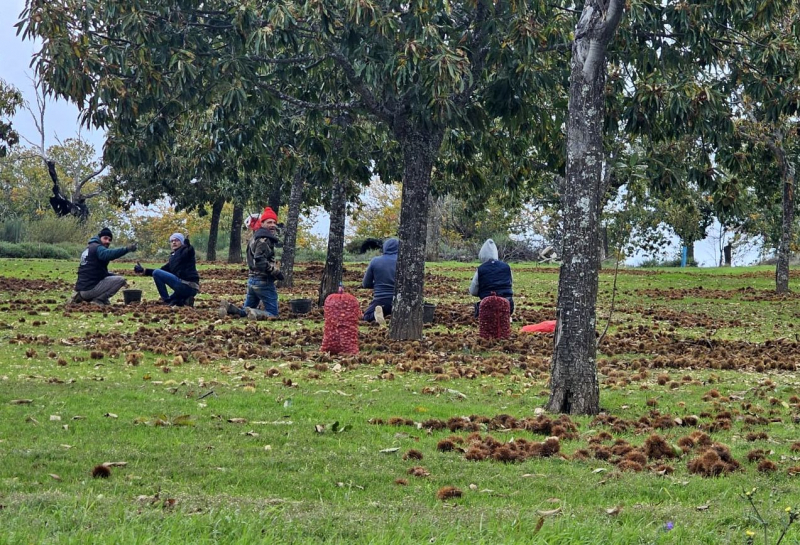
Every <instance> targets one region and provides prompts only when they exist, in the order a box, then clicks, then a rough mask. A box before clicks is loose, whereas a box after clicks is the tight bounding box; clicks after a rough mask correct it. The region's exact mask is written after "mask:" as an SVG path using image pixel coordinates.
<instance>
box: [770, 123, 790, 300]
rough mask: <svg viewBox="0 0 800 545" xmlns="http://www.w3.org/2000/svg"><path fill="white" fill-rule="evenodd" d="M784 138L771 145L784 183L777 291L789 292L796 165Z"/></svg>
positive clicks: (776, 266) (776, 272) (776, 280)
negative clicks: (787, 149)
mask: <svg viewBox="0 0 800 545" xmlns="http://www.w3.org/2000/svg"><path fill="white" fill-rule="evenodd" d="M782 140H783V139H782V138H780V139H778V138H776V141H774V143H773V144H771V147H772V148H773V152H774V153H775V155H776V156H777V159H778V164H779V165H780V171H781V182H782V185H783V198H782V216H781V241H780V244H779V245H778V263H777V264H776V265H775V291H776V292H777V293H789V259H790V258H791V256H792V239H793V237H794V230H793V225H794V182H795V177H796V171H795V167H794V165H793V164H792V162H791V161H790V160H788V159H787V157H786V151H785V150H784V149H783V146H782V144H783V143H782Z"/></svg>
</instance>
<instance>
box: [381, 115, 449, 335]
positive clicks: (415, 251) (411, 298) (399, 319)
mask: <svg viewBox="0 0 800 545" xmlns="http://www.w3.org/2000/svg"><path fill="white" fill-rule="evenodd" d="M395 136H396V137H397V139H398V141H399V142H400V145H401V147H402V148H403V194H402V202H401V204H400V230H399V235H400V251H399V254H398V256H397V275H396V277H395V288H394V300H393V303H392V322H391V327H390V329H389V337H390V338H392V339H394V340H406V339H408V340H417V339H421V338H422V303H423V294H422V290H423V288H424V286H425V242H426V241H425V238H426V235H427V228H428V210H427V208H428V193H429V189H430V183H431V170H432V169H433V163H434V161H435V159H436V156H437V154H438V153H439V147H440V146H441V144H442V137H443V131H442V130H441V129H434V130H430V129H428V130H425V129H418V128H416V129H412V128H411V127H408V126H407V125H406V126H402V127H399V128H396V129H395Z"/></svg>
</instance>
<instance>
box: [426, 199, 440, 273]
mask: <svg viewBox="0 0 800 545" xmlns="http://www.w3.org/2000/svg"><path fill="white" fill-rule="evenodd" d="M441 238H442V198H441V197H434V196H433V195H428V230H427V240H426V241H425V261H433V262H436V261H439V240H440V239H441Z"/></svg>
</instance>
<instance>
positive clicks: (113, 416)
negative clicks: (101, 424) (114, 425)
mask: <svg viewBox="0 0 800 545" xmlns="http://www.w3.org/2000/svg"><path fill="white" fill-rule="evenodd" d="M103 416H107V417H108V418H119V417H118V416H117V415H115V414H114V413H106V414H104V415H103Z"/></svg>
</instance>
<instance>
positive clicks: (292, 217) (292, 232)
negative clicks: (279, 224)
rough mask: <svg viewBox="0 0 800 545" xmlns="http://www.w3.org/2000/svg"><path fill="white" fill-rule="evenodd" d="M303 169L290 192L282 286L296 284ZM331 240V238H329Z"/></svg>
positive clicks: (297, 175) (297, 174)
mask: <svg viewBox="0 0 800 545" xmlns="http://www.w3.org/2000/svg"><path fill="white" fill-rule="evenodd" d="M305 181H306V179H305V175H304V173H303V169H301V168H298V169H297V170H296V171H295V173H294V179H293V180H292V192H291V193H290V194H289V212H288V214H287V216H286V237H285V238H284V241H283V256H282V257H281V272H282V273H283V277H284V279H283V280H282V281H281V282H280V286H281V287H292V286H293V285H294V256H295V253H296V247H297V226H298V225H299V223H300V205H301V204H302V203H303V185H304V184H305ZM329 240H330V239H329Z"/></svg>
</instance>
